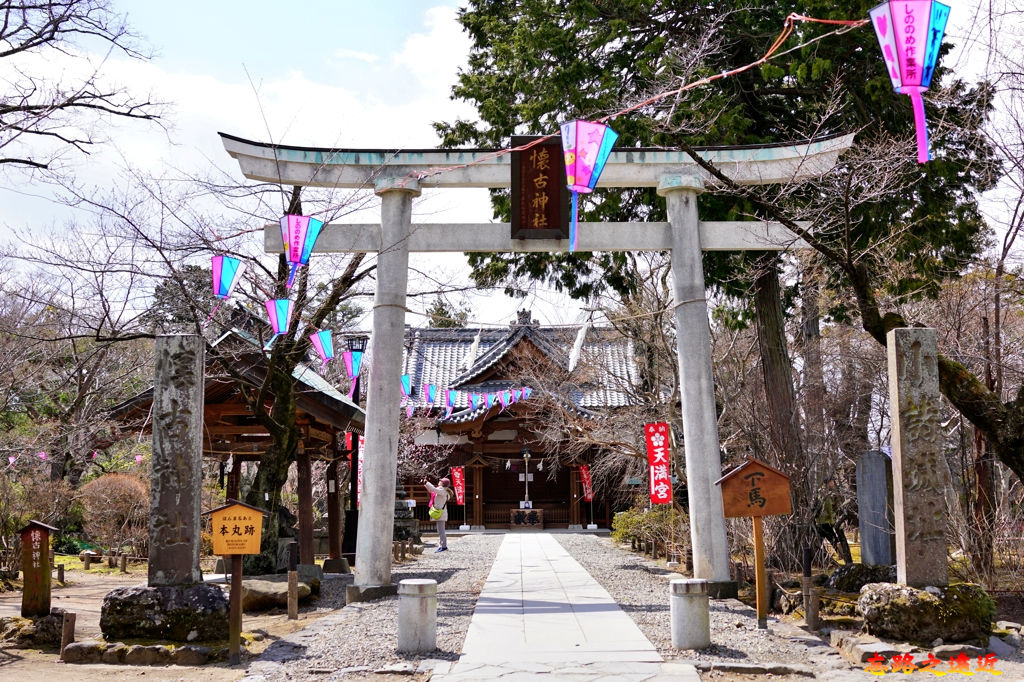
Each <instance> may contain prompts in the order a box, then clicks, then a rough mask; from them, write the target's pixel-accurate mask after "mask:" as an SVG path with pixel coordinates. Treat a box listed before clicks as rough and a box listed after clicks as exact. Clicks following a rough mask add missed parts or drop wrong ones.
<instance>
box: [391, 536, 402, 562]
mask: <svg viewBox="0 0 1024 682" xmlns="http://www.w3.org/2000/svg"><path fill="white" fill-rule="evenodd" d="M399 544H401V543H399V542H398V541H397V540H395V541H393V542H392V543H391V558H393V559H394V560H395V561H398V552H399V550H398V545H399Z"/></svg>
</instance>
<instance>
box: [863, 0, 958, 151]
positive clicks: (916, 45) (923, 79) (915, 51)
mask: <svg viewBox="0 0 1024 682" xmlns="http://www.w3.org/2000/svg"><path fill="white" fill-rule="evenodd" d="M869 14H870V16H871V25H872V26H874V27H875V36H876V37H877V38H878V44H879V46H880V47H881V48H882V57H883V58H884V59H885V66H886V68H887V69H888V71H889V80H891V81H892V87H893V90H895V91H896V92H899V93H902V94H904V95H909V96H910V102H911V104H912V105H913V107H914V127H915V129H916V130H917V162H918V163H925V162H926V161H928V158H929V154H928V126H927V123H926V121H925V115H924V99H922V97H921V95H922V93H924V92H925V91H926V90H927V89H928V86H930V85H931V82H932V76H933V75H934V73H935V63H936V62H937V61H938V58H939V48H940V47H941V46H942V37H943V36H944V35H945V33H946V21H947V20H948V19H949V6H948V5H944V4H942V3H941V2H935V0H889V2H883V3H882V4H881V5H878V6H877V7H875V8H874V9H872V10H871V11H870V12H869Z"/></svg>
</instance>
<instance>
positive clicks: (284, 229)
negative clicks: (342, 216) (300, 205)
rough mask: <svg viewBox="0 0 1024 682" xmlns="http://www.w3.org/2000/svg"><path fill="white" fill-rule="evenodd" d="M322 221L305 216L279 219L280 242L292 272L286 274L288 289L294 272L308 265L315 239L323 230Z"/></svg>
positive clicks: (293, 279) (293, 277)
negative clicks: (301, 266) (282, 244)
mask: <svg viewBox="0 0 1024 682" xmlns="http://www.w3.org/2000/svg"><path fill="white" fill-rule="evenodd" d="M323 227H324V224H323V221H321V220H317V219H316V218H310V217H309V216H305V215H286V216H284V217H283V218H281V241H282V242H283V243H284V253H285V257H286V258H287V259H288V262H289V263H291V264H292V270H291V272H289V273H288V288H291V286H292V282H294V281H295V271H296V270H298V269H299V266H300V265H306V264H308V263H309V256H310V254H312V253H313V247H314V246H315V245H316V239H317V237H319V236H320V231H321V230H322V229H323Z"/></svg>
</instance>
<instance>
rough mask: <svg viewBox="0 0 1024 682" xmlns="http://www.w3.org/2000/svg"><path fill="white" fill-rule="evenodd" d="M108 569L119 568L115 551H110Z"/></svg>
mask: <svg viewBox="0 0 1024 682" xmlns="http://www.w3.org/2000/svg"><path fill="white" fill-rule="evenodd" d="M107 568H117V555H116V554H114V550H110V554H108V555H107Z"/></svg>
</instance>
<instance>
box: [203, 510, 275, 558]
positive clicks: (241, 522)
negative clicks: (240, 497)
mask: <svg viewBox="0 0 1024 682" xmlns="http://www.w3.org/2000/svg"><path fill="white" fill-rule="evenodd" d="M207 513H208V514H209V515H210V517H211V519H212V527H211V531H212V535H213V553H214V554H221V555H232V554H259V553H260V538H261V537H262V533H263V515H264V513H265V512H264V511H263V510H262V509H258V508H256V507H251V506H249V505H247V504H245V503H243V502H237V501H234V500H231V501H229V503H228V504H226V505H224V506H223V507H219V508H218V509H214V510H212V511H209V512H207Z"/></svg>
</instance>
